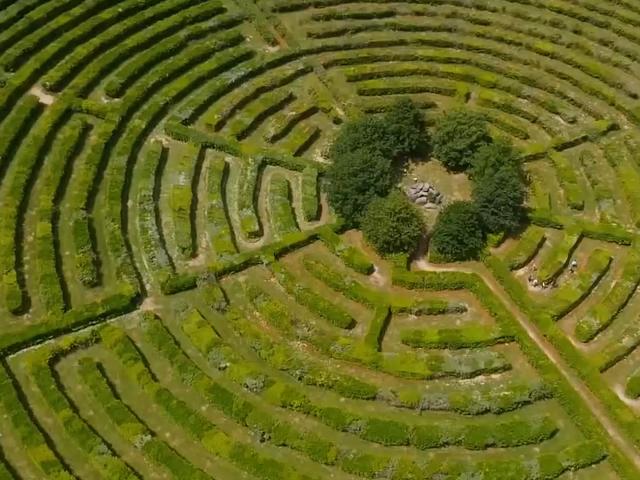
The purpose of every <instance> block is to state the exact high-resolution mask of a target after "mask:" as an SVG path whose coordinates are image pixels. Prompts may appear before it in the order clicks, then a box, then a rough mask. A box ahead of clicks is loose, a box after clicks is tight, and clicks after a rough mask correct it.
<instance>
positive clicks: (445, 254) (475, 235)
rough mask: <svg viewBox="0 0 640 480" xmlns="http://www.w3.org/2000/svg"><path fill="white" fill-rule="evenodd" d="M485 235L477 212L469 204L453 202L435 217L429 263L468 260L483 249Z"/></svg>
mask: <svg viewBox="0 0 640 480" xmlns="http://www.w3.org/2000/svg"><path fill="white" fill-rule="evenodd" d="M485 240H486V235H485V232H484V229H483V227H482V222H481V220H480V212H479V210H478V208H477V207H476V205H475V204H474V203H472V202H463V201H457V202H453V203H450V204H449V205H447V206H446V207H445V208H444V209H443V210H442V211H441V212H440V214H439V215H438V219H437V220H436V224H435V226H434V227H433V232H432V234H431V240H430V245H431V247H432V249H433V251H432V253H431V260H434V261H439V260H440V261H445V262H454V261H460V260H472V259H475V258H477V257H478V255H479V253H480V251H481V250H482V249H483V248H484V247H485Z"/></svg>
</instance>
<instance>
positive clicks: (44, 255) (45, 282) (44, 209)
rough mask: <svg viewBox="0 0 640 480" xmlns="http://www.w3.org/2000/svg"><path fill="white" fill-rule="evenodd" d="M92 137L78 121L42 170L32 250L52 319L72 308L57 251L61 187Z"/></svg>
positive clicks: (40, 296) (44, 305)
mask: <svg viewBox="0 0 640 480" xmlns="http://www.w3.org/2000/svg"><path fill="white" fill-rule="evenodd" d="M88 134H89V125H88V124H87V123H86V122H85V121H83V120H80V119H75V118H73V119H71V120H70V121H69V123H67V124H66V125H65V126H64V127H63V128H62V129H61V130H60V132H59V135H58V137H57V138H56V140H55V141H54V143H53V145H52V146H51V151H50V152H49V154H48V156H47V162H46V163H45V165H43V167H42V168H41V170H40V175H39V183H38V188H37V190H35V191H34V195H35V196H36V198H37V204H36V205H37V206H36V207H35V208H34V212H35V218H36V221H37V227H36V231H35V238H34V243H33V246H34V249H33V250H32V255H34V257H35V259H36V265H37V268H36V270H35V275H34V276H35V280H36V285H37V294H38V301H39V302H41V305H42V308H43V309H44V311H45V312H47V315H49V316H50V317H59V316H61V315H62V314H63V313H64V312H65V311H66V310H67V309H68V308H69V307H70V305H69V298H68V291H67V284H66V280H65V278H64V273H63V272H62V271H61V267H60V265H61V258H60V257H59V256H60V252H58V251H56V245H58V243H59V241H58V234H59V233H58V229H59V218H60V214H59V212H58V207H59V202H60V200H61V198H60V197H61V196H60V194H59V184H60V182H63V181H64V179H65V176H68V175H70V173H71V171H72V168H73V164H74V161H75V160H76V159H77V158H78V155H79V154H80V153H81V150H82V147H83V146H84V143H85V141H86V139H87V137H88Z"/></svg>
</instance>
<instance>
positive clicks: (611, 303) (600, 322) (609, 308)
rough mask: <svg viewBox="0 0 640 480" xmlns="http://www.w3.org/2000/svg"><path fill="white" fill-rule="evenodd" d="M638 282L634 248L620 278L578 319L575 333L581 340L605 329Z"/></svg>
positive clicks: (637, 258) (638, 261) (639, 268)
mask: <svg viewBox="0 0 640 480" xmlns="http://www.w3.org/2000/svg"><path fill="white" fill-rule="evenodd" d="M639 283H640V255H639V254H638V252H636V251H635V250H632V251H631V252H630V253H629V256H628V257H627V258H626V259H625V265H624V269H623V270H622V273H621V275H620V278H619V279H618V280H617V281H616V282H615V283H613V285H612V286H611V287H610V288H609V290H608V291H607V293H606V295H605V296H604V297H603V298H602V300H601V301H600V302H599V303H597V304H595V305H593V306H592V307H591V308H589V310H588V311H587V312H586V313H585V314H584V316H582V317H581V318H579V319H578V322H577V323H576V327H575V335H576V338H577V339H578V340H580V341H581V342H589V341H591V340H593V339H594V338H595V337H596V335H598V334H599V333H600V332H602V331H603V330H605V329H606V328H607V327H609V325H611V323H613V320H614V319H615V317H616V316H617V315H618V313H620V311H621V310H622V309H623V308H624V307H625V306H626V305H627V303H629V300H630V299H631V296H632V295H633V294H634V293H635V291H636V288H637V287H638V284H639Z"/></svg>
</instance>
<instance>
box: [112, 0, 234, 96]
mask: <svg viewBox="0 0 640 480" xmlns="http://www.w3.org/2000/svg"><path fill="white" fill-rule="evenodd" d="M224 11H225V9H224V8H222V7H221V6H220V5H218V4H215V3H214V4H202V5H197V7H196V9H194V10H193V11H192V12H189V13H190V15H184V14H183V15H182V16H180V15H177V16H175V17H177V18H175V17H174V18H175V20H174V23H186V22H189V23H195V22H197V21H198V19H205V20H208V21H207V22H205V23H199V22H198V23H196V24H195V25H189V26H188V27H187V28H185V29H184V30H182V31H181V32H180V33H178V34H176V35H173V36H170V37H168V38H166V39H164V40H162V41H161V42H159V43H157V44H155V45H154V46H153V47H152V48H149V49H148V50H145V51H144V52H142V54H140V55H138V56H136V57H135V58H134V60H133V61H131V62H129V63H126V64H124V66H123V67H122V68H120V69H119V70H118V72H117V73H116V74H115V75H113V76H112V77H111V78H110V79H109V81H108V82H107V83H106V85H105V87H104V90H105V93H106V94H107V95H108V96H110V97H112V98H117V97H120V96H122V95H123V94H124V93H125V92H126V90H127V89H128V88H129V87H130V86H131V85H132V84H133V83H134V82H135V81H136V80H137V79H139V78H140V77H141V76H143V75H144V74H145V73H147V72H148V71H149V70H150V69H151V68H153V67H154V66H155V65H156V64H157V63H159V62H160V61H162V60H164V59H166V58H169V57H172V56H174V55H177V54H179V53H180V51H181V50H183V49H184V48H185V47H187V46H188V45H189V43H190V42H192V41H197V40H202V39H204V38H206V37H208V36H209V35H211V34H212V33H217V32H221V31H224V30H225V29H227V28H231V27H235V26H236V25H238V24H239V23H240V22H241V21H242V18H241V17H238V16H236V15H225V16H220V14H221V13H223V12H224ZM210 17H214V18H213V19H210ZM242 41H243V38H242V37H241V36H239V35H238V34H237V33H233V32H229V33H225V34H223V35H221V38H220V39H217V38H214V41H213V42H212V43H211V45H210V47H209V48H210V49H211V50H210V51H211V52H217V51H219V50H221V49H223V48H225V47H232V46H235V45H238V44H240V43H241V42H242Z"/></svg>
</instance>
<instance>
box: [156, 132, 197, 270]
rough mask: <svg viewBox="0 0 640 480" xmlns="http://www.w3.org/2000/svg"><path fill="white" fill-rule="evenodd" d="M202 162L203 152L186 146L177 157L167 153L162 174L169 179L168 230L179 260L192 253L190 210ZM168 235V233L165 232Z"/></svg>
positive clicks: (193, 250)
mask: <svg viewBox="0 0 640 480" xmlns="http://www.w3.org/2000/svg"><path fill="white" fill-rule="evenodd" d="M203 161H204V151H203V150H201V149H200V148H198V147H195V146H193V145H186V146H185V147H184V148H183V149H182V151H181V153H180V155H179V156H177V155H176V156H172V155H169V160H168V162H167V166H166V168H165V175H166V176H168V177H169V178H170V180H171V185H170V186H169V189H168V190H169V191H168V193H167V195H168V198H167V204H168V207H169V212H170V214H169V216H170V218H171V225H172V227H173V228H172V229H171V233H172V236H173V238H174V240H175V245H176V247H177V254H178V256H179V258H181V259H183V260H184V259H189V258H192V257H194V256H195V254H196V249H197V246H196V241H195V238H194V236H193V233H194V227H193V226H192V221H193V220H194V218H193V213H194V212H195V208H196V202H197V197H196V196H195V195H194V193H197V185H195V184H194V182H196V181H197V180H198V179H199V176H200V175H199V173H198V172H199V170H200V168H201V166H202V162H203ZM166 233H167V234H169V232H166Z"/></svg>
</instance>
